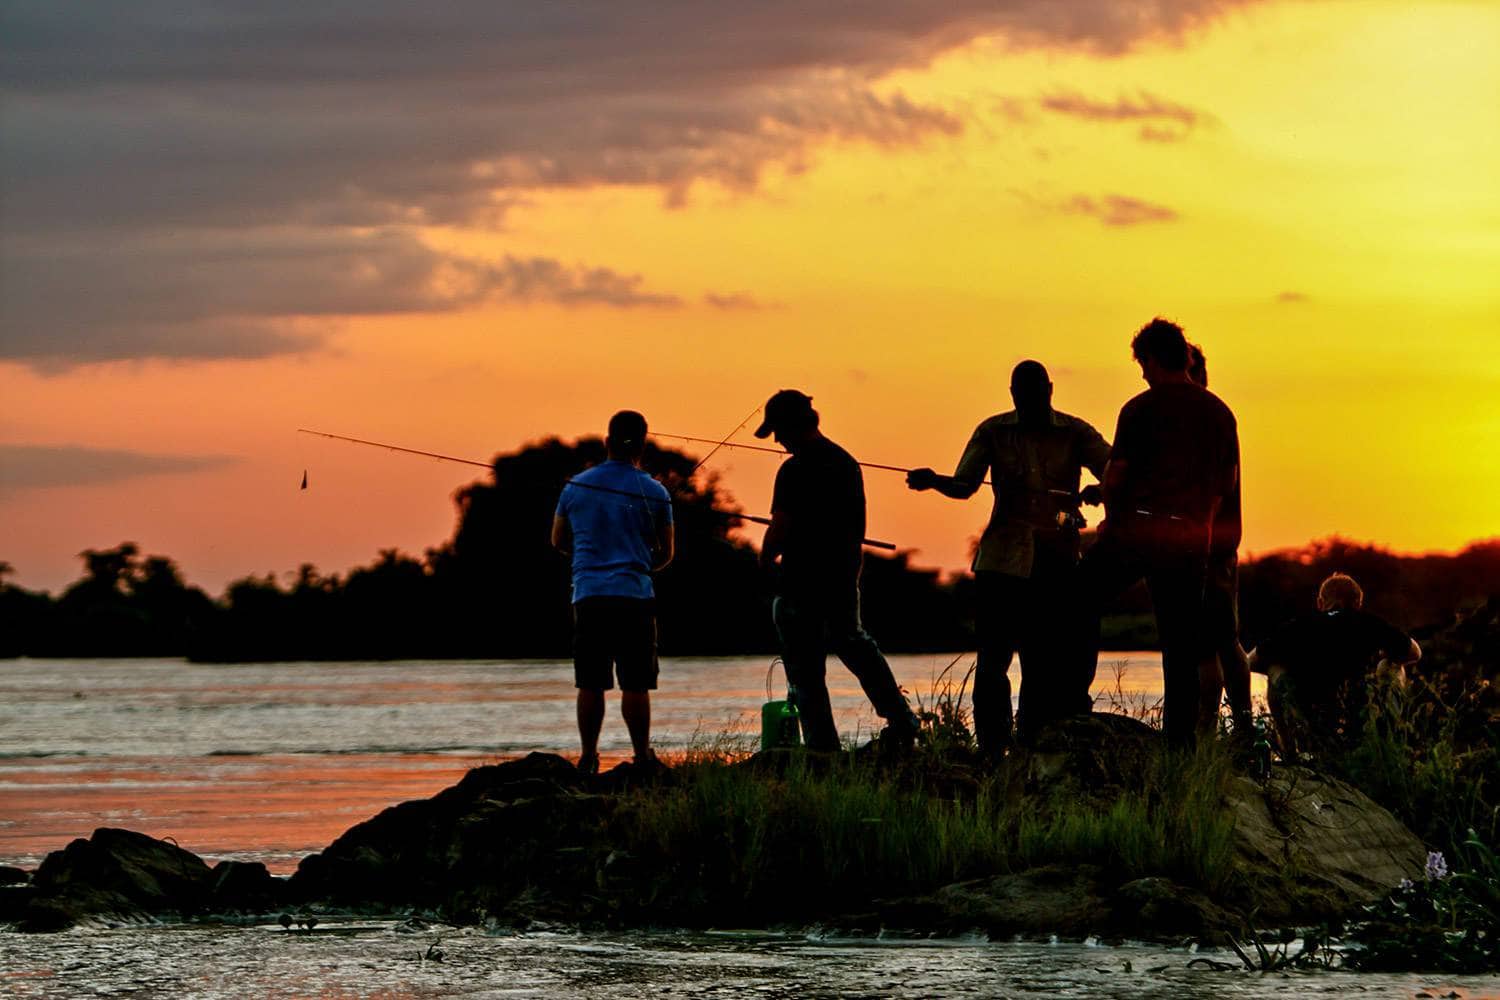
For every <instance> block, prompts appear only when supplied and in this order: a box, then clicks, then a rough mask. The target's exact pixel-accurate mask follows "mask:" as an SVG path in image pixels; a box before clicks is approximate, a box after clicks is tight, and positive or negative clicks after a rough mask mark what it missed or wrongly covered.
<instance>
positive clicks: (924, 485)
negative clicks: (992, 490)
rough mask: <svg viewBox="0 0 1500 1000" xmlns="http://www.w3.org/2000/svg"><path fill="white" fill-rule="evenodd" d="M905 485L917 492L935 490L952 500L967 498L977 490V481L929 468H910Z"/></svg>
mask: <svg viewBox="0 0 1500 1000" xmlns="http://www.w3.org/2000/svg"><path fill="white" fill-rule="evenodd" d="M906 485H907V486H908V487H910V488H911V489H914V490H916V491H917V492H919V493H920V492H922V491H923V490H936V491H937V492H939V493H941V494H942V495H943V496H945V497H952V498H953V499H954V500H967V499H969V497H971V496H973V495H974V494H975V493H977V492H979V483H978V482H974V481H971V480H969V479H960V478H959V477H957V476H940V475H938V474H937V473H936V472H934V471H932V470H931V469H912V470H911V471H910V472H908V473H907V474H906Z"/></svg>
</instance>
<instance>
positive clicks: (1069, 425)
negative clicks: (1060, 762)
mask: <svg viewBox="0 0 1500 1000" xmlns="http://www.w3.org/2000/svg"><path fill="white" fill-rule="evenodd" d="M1010 394H1011V399H1012V400H1013V401H1014V403H1015V409H1014V410H1010V411H1008V412H1006V413H1001V414H999V415H997V416H993V417H990V418H989V419H988V420H986V421H984V423H982V424H980V425H979V426H978V427H977V428H976V429H975V431H974V434H973V436H972V437H971V438H970V439H969V444H968V446H967V447H966V448H965V449H964V452H963V455H962V456H961V457H960V458H959V460H958V467H957V468H956V469H955V470H954V473H953V475H951V476H940V475H938V474H937V473H935V472H933V470H931V469H914V470H913V471H912V472H911V473H910V474H908V476H907V485H908V486H910V487H911V488H912V489H914V490H929V489H931V490H936V491H938V492H939V493H941V494H943V495H944V496H948V497H952V498H954V499H955V500H965V499H968V498H969V497H971V496H973V495H974V494H975V493H976V492H978V490H979V487H980V486H981V485H982V484H983V483H984V479H985V475H986V474H987V473H988V474H989V475H990V477H991V481H992V486H993V489H994V494H995V506H994V511H993V513H992V514H991V515H990V522H989V526H988V527H986V528H985V530H984V534H983V536H981V538H980V540H979V549H978V551H977V552H976V553H975V556H974V563H973V570H974V582H975V588H976V590H977V591H978V608H977V610H976V612H975V616H974V622H975V626H976V632H977V633H978V640H979V656H978V660H977V663H976V665H975V668H974V731H975V736H976V738H977V739H978V741H979V746H980V749H981V750H983V751H984V752H985V753H987V754H990V755H991V756H998V755H999V754H1001V753H1002V752H1003V751H1004V748H1005V747H1006V746H1007V745H1008V744H1009V743H1010V741H1011V729H1012V722H1011V704H1010V678H1009V677H1008V676H1007V675H1006V672H1007V671H1008V670H1009V669H1010V661H1011V658H1012V657H1013V656H1015V654H1017V653H1019V654H1020V657H1021V699H1020V701H1021V704H1020V736H1021V738H1022V740H1023V741H1029V740H1030V739H1031V738H1032V737H1034V736H1035V735H1036V733H1037V731H1038V730H1039V729H1040V727H1041V726H1043V725H1045V724H1046V723H1048V722H1050V721H1052V720H1054V719H1057V718H1060V717H1061V716H1063V715H1067V714H1071V713H1073V712H1076V711H1080V710H1086V706H1084V705H1083V704H1082V703H1079V704H1072V705H1070V704H1066V703H1065V701H1064V696H1065V693H1066V691H1067V689H1066V688H1065V687H1064V686H1062V685H1060V684H1059V683H1058V681H1059V678H1060V677H1061V676H1062V672H1061V671H1060V670H1059V669H1058V668H1059V666H1060V661H1059V660H1058V652H1059V642H1058V635H1057V628H1058V623H1059V621H1060V618H1059V615H1060V613H1061V611H1062V609H1063V608H1064V606H1065V605H1066V604H1067V602H1068V600H1069V587H1070V585H1071V578H1072V574H1073V568H1074V566H1075V565H1076V564H1077V562H1078V528H1079V526H1080V518H1079V517H1078V514H1077V510H1078V499H1077V498H1078V497H1079V490H1078V487H1079V480H1080V473H1081V470H1083V469H1088V470H1089V471H1090V472H1092V473H1093V474H1094V475H1095V476H1096V477H1098V476H1102V475H1103V473H1104V465H1105V462H1106V461H1107V460H1108V459H1109V444H1108V443H1107V442H1106V441H1105V440H1104V438H1103V437H1102V436H1100V434H1099V432H1098V431H1096V430H1095V429H1094V428H1093V427H1091V426H1089V424H1088V423H1086V422H1085V421H1083V420H1080V419H1078V418H1077V417H1072V416H1069V415H1068V414H1066V413H1059V412H1057V411H1056V410H1054V409H1053V408H1052V381H1051V380H1050V379H1049V378H1048V376H1047V369H1046V368H1044V367H1043V366H1042V365H1041V364H1040V363H1039V362H1036V361H1023V362H1021V363H1020V364H1018V365H1016V367H1015V370H1014V371H1013V372H1012V373H1011V381H1010ZM1090 497H1091V498H1092V491H1090ZM1094 502H1096V503H1097V502H1098V501H1097V499H1095V500H1094Z"/></svg>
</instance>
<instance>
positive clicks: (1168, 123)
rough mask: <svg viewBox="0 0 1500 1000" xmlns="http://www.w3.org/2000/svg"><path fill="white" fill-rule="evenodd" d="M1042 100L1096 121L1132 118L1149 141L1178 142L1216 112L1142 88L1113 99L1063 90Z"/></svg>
mask: <svg viewBox="0 0 1500 1000" xmlns="http://www.w3.org/2000/svg"><path fill="white" fill-rule="evenodd" d="M1038 104H1039V105H1040V106H1041V107H1042V109H1043V110H1045V111H1050V112H1053V113H1054V114H1060V115H1068V116H1070V117H1073V118H1082V119H1084V120H1085V121H1093V122H1128V123H1132V124H1138V125H1139V131H1138V132H1137V134H1138V135H1139V136H1140V138H1141V139H1143V140H1145V141H1147V142H1177V141H1178V140H1180V139H1183V138H1186V137H1187V134H1188V133H1189V132H1190V131H1192V130H1193V129H1194V128H1196V127H1197V126H1199V125H1201V124H1203V123H1205V122H1209V121H1212V116H1210V115H1208V114H1207V113H1206V112H1203V111H1199V110H1197V109H1196V108H1190V107H1188V106H1187V105H1186V104H1180V103H1178V102H1176V101H1169V100H1167V99H1165V98H1162V97H1157V96H1156V95H1155V94H1151V93H1148V92H1146V91H1144V90H1143V91H1141V92H1140V93H1138V94H1135V95H1131V96H1121V97H1117V98H1115V99H1114V100H1113V101H1101V100H1097V99H1095V98H1091V97H1086V96H1085V95H1083V94H1079V93H1073V92H1062V93H1057V94H1051V95H1049V96H1047V97H1043V98H1041V99H1040V101H1038Z"/></svg>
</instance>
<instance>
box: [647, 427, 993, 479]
mask: <svg viewBox="0 0 1500 1000" xmlns="http://www.w3.org/2000/svg"><path fill="white" fill-rule="evenodd" d="M651 436H652V437H659V438H669V439H671V440H673V441H692V442H694V443H696V444H711V445H715V446H717V447H719V448H739V449H740V450H742V451H762V452H765V453H766V454H768V455H782V456H785V455H786V454H787V453H786V452H784V451H782V450H781V449H780V448H767V447H766V446H765V445H760V444H732V443H730V442H729V441H713V440H710V439H708V438H700V437H688V436H687V435H686V434H662V433H660V432H658V431H652V432H651ZM854 462H855V464H856V465H860V466H863V467H864V468H866V469H883V470H884V471H886V472H913V471H915V470H913V469H908V468H906V467H905V466H901V465H885V464H883V463H881V462H861V461H860V460H859V459H855V460H854ZM979 485H980V486H989V485H991V484H990V481H989V480H988V479H985V480H982V481H980V484H979Z"/></svg>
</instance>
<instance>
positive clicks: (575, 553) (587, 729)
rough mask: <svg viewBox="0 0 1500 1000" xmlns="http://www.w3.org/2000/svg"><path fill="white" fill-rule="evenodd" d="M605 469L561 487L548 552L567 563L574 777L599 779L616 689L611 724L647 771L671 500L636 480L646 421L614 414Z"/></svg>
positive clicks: (644, 479)
mask: <svg viewBox="0 0 1500 1000" xmlns="http://www.w3.org/2000/svg"><path fill="white" fill-rule="evenodd" d="M604 445H605V449H606V451H607V452H608V454H609V460H608V461H606V462H605V463H604V464H602V465H596V466H594V467H593V468H592V469H587V470H585V471H584V472H581V473H579V474H578V475H576V476H574V477H573V478H572V479H570V480H569V481H568V485H567V486H565V487H563V491H562V496H561V497H559V498H558V501H557V513H556V514H555V515H554V516H553V518H552V545H553V547H554V548H556V549H557V550H558V551H560V552H563V553H567V554H569V555H571V556H572V560H573V623H574V626H573V680H574V685H575V686H576V687H577V688H578V735H579V738H580V740H581V742H582V744H583V748H582V752H581V753H580V755H579V757H578V768H579V770H581V771H585V772H587V773H589V774H593V773H595V772H597V771H598V770H599V730H600V729H601V728H602V727H603V725H604V692H605V691H607V690H609V689H610V688H612V687H614V681H615V677H616V676H618V677H619V681H620V714H621V715H623V716H624V718H625V727H626V728H627V729H628V730H629V731H630V743H631V745H632V747H634V749H635V760H636V763H638V764H646V763H650V762H653V761H654V760H655V759H656V755H655V754H654V753H653V752H652V750H651V692H652V691H653V690H655V689H656V674H657V667H656V608H655V597H656V592H655V591H654V590H653V589H652V586H651V574H652V573H654V572H656V571H657V570H659V569H662V568H663V567H664V566H666V565H667V563H669V562H671V561H672V550H673V529H672V498H671V496H670V495H669V494H668V493H667V491H666V489H665V488H664V487H663V486H662V485H661V483H658V482H657V481H656V480H655V479H652V478H651V477H650V476H649V475H647V474H646V473H645V472H642V471H641V468H640V464H641V456H642V455H643V454H645V450H646V418H645V417H643V416H641V415H640V414H639V413H636V412H635V411H634V410H621V411H620V412H619V413H616V414H615V415H614V416H613V417H611V418H610V421H609V433H608V435H607V436H606V437H605V439H604Z"/></svg>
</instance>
